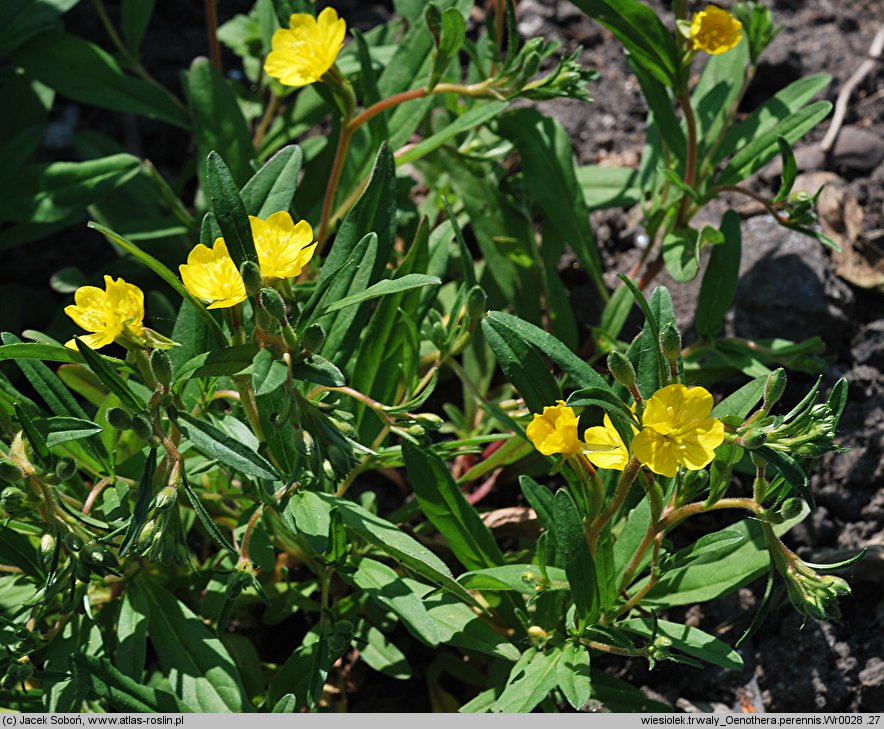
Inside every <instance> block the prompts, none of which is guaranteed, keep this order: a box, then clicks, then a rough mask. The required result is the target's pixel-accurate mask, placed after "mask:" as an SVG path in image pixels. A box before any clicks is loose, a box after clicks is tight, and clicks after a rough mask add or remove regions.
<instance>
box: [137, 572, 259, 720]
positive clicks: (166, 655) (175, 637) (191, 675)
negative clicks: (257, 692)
mask: <svg viewBox="0 0 884 729" xmlns="http://www.w3.org/2000/svg"><path fill="white" fill-rule="evenodd" d="M129 589H130V590H131V589H138V590H142V591H143V592H144V595H145V596H146V598H147V602H148V604H149V605H150V612H149V616H150V626H149V630H150V640H151V643H153V646H154V648H155V649H156V652H157V657H158V658H159V661H160V665H161V666H162V667H163V671H164V672H165V673H166V675H167V676H168V678H169V682H170V683H171V685H172V687H173V688H174V689H175V692H176V693H177V694H178V695H179V696H181V698H182V699H183V700H184V701H185V702H186V703H187V704H188V705H189V706H192V707H193V710H194V711H197V712H205V713H216V712H223V713H228V712H248V711H254V709H253V708H252V707H251V705H250V704H249V701H248V699H247V698H246V696H245V691H244V690H243V686H242V681H241V680H240V677H239V673H238V672H237V670H236V664H235V663H234V662H233V659H232V658H231V657H230V654H229V653H228V652H227V649H226V648H225V647H224V644H223V643H222V642H221V641H220V640H219V639H218V638H217V637H215V636H214V635H212V633H211V632H210V631H209V629H208V628H207V627H206V626H205V625H204V624H203V622H202V620H200V619H199V617H198V616H197V615H195V614H194V613H193V611H191V610H190V608H188V607H187V606H186V605H185V604H184V603H182V602H180V601H178V600H177V599H176V598H175V597H174V596H173V595H172V594H170V593H169V592H167V591H166V590H165V589H164V588H162V587H161V586H160V585H158V584H156V583H155V582H153V581H151V580H150V579H146V578H144V577H139V579H137V580H136V581H135V582H134V583H130V587H129Z"/></svg>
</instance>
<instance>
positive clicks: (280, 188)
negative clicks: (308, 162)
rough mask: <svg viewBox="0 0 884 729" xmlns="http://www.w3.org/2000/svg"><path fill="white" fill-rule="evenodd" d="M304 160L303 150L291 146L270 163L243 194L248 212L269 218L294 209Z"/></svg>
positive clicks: (265, 164) (251, 181) (278, 153)
mask: <svg viewBox="0 0 884 729" xmlns="http://www.w3.org/2000/svg"><path fill="white" fill-rule="evenodd" d="M303 159H304V155H303V154H302V153H301V148H300V147H298V146H296V145H294V144H290V145H289V146H288V147H283V148H282V149H281V150H279V151H278V152H277V153H276V154H275V155H273V156H272V157H271V158H270V159H269V160H267V161H266V162H265V163H264V165H263V166H262V167H261V169H260V170H258V171H257V172H256V173H255V175H254V176H253V177H252V178H251V179H250V180H249V181H248V182H247V183H246V186H245V187H244V188H243V189H242V190H241V192H240V195H241V197H242V201H243V204H244V205H245V206H246V212H247V213H248V214H249V215H257V216H258V217H259V218H266V217H267V216H269V215H272V214H273V213H275V212H278V211H280V210H288V209H289V208H290V207H291V206H292V198H293V197H294V195H295V189H296V187H297V182H298V173H299V172H300V171H301V162H302V161H303Z"/></svg>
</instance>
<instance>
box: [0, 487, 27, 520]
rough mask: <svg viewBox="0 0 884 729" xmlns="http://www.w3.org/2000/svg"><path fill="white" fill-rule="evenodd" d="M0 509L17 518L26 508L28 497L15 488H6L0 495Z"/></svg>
mask: <svg viewBox="0 0 884 729" xmlns="http://www.w3.org/2000/svg"><path fill="white" fill-rule="evenodd" d="M0 508H2V509H3V511H5V512H6V513H7V514H9V515H10V516H19V515H21V514H22V513H24V512H25V511H26V510H27V508H28V497H27V496H25V492H24V491H22V490H21V489H20V488H18V487H16V486H7V487H6V488H5V489H3V492H2V493H0Z"/></svg>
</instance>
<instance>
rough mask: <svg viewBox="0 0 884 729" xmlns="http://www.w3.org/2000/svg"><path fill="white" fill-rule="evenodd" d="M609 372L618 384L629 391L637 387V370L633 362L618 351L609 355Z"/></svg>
mask: <svg viewBox="0 0 884 729" xmlns="http://www.w3.org/2000/svg"><path fill="white" fill-rule="evenodd" d="M608 370H609V371H610V372H611V376H612V377H613V378H614V380H616V382H617V384H619V385H623V387H626V388H628V389H632V388H633V387H635V369H634V368H633V366H632V362H630V361H629V359H627V357H626V355H624V354H623V353H621V352H618V351H617V350H616V349H615V350H614V351H613V352H611V354H609V355H608Z"/></svg>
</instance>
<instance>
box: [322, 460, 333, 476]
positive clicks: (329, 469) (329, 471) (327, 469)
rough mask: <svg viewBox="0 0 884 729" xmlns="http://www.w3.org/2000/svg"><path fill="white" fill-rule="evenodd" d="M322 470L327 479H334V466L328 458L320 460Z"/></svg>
mask: <svg viewBox="0 0 884 729" xmlns="http://www.w3.org/2000/svg"><path fill="white" fill-rule="evenodd" d="M322 472H323V473H324V474H325V477H326V478H327V479H328V480H329V481H334V480H335V469H334V466H332V464H331V461H330V460H328V459H327V458H325V459H323V461H322Z"/></svg>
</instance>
